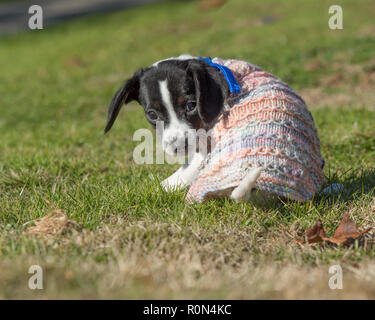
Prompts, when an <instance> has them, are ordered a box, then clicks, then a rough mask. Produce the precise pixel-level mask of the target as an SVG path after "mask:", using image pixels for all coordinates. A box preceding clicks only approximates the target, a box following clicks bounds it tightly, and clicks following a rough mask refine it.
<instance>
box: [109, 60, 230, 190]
mask: <svg viewBox="0 0 375 320" xmlns="http://www.w3.org/2000/svg"><path fill="white" fill-rule="evenodd" d="M229 93H230V92H229V88H228V84H227V82H226V80H225V78H224V76H223V74H222V73H221V72H220V71H219V70H218V69H217V68H215V67H212V66H210V65H208V64H206V63H205V62H204V61H201V60H199V59H198V58H195V57H192V56H189V55H181V56H179V57H176V58H168V59H165V60H161V61H158V62H156V63H154V64H153V65H151V66H150V67H148V68H145V69H140V70H138V71H137V72H135V73H134V75H133V76H132V77H131V78H130V79H128V80H127V81H126V82H125V84H124V85H123V86H122V87H121V88H120V89H119V90H118V91H117V92H116V94H115V95H114V97H113V98H112V101H111V103H110V107H109V111H108V122H107V125H106V128H105V132H108V131H109V130H110V129H111V127H112V125H113V123H114V122H115V120H116V117H117V115H118V114H119V111H120V109H121V107H122V105H123V104H127V103H129V102H130V101H133V100H135V101H137V102H138V103H140V104H141V105H142V107H143V108H144V110H145V114H146V118H147V120H148V121H149V122H150V124H151V125H152V126H153V127H154V128H155V125H156V122H157V121H163V122H164V131H163V135H162V147H163V150H164V151H165V152H166V153H167V154H170V155H173V156H178V155H179V150H183V151H185V149H186V146H187V138H188V134H189V133H188V131H189V129H196V130H197V129H201V128H203V129H205V130H209V129H210V128H211V127H212V126H213V125H214V124H215V119H216V118H217V117H218V116H219V115H220V114H221V112H222V111H223V109H224V101H225V99H226V98H227V96H228V95H229ZM203 160H204V156H203V155H202V154H200V153H196V154H194V156H193V157H192V160H191V161H190V162H189V163H188V164H186V165H183V166H182V167H181V168H180V169H179V170H177V171H176V172H175V173H174V174H173V175H172V176H170V177H169V178H168V179H166V180H164V181H163V182H162V186H163V187H164V189H168V190H169V189H174V188H178V187H184V186H188V185H190V184H191V183H192V181H194V179H195V178H196V176H197V174H198V168H199V166H200V164H201V162H202V161H203Z"/></svg>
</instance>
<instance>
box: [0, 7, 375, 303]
mask: <svg viewBox="0 0 375 320" xmlns="http://www.w3.org/2000/svg"><path fill="white" fill-rule="evenodd" d="M335 4H340V5H342V7H343V10H344V30H336V31H333V30H330V29H329V28H328V18H329V16H328V8H329V6H330V5H331V3H330V2H329V1H319V4H318V2H317V1H314V0H308V1H305V2H304V5H303V6H301V5H300V3H299V2H298V1H297V0H293V1H292V0H287V1H283V2H280V3H279V2H275V1H270V0H265V1H262V2H259V1H255V0H251V1H249V0H233V1H228V2H226V3H225V5H224V6H223V7H221V8H211V9H207V10H201V9H199V7H198V2H197V1H180V2H166V3H162V4H157V5H150V6H147V7H143V8H135V9H130V10H126V11H121V12H118V13H113V14H106V15H95V16H90V17H86V18H82V19H79V20H74V21H70V22H67V23H64V24H61V25H57V26H54V27H48V28H46V29H45V30H42V31H34V32H28V33H24V34H20V35H15V36H9V37H3V38H0V48H1V49H0V70H1V72H0V83H1V86H0V97H1V98H0V108H1V115H2V116H1V118H0V137H1V138H0V214H1V215H0V268H1V270H2V272H1V273H0V298H158V299H165V298H374V297H375V281H374V280H375V274H374V272H373V270H374V266H375V265H374V262H373V260H374V257H375V251H374V249H373V248H372V247H371V246H364V247H362V246H355V245H354V246H352V247H349V248H346V247H345V248H341V247H339V248H335V247H310V246H304V247H303V246H300V245H297V244H296V243H295V241H294V238H295V237H296V236H297V235H299V234H300V233H301V232H303V230H305V229H306V228H307V227H309V226H312V225H313V224H314V223H315V221H316V219H317V218H320V219H321V220H322V221H323V223H324V225H325V226H326V228H327V229H328V230H334V228H335V227H336V226H337V224H338V222H339V221H340V219H341V217H342V215H343V213H344V212H346V211H350V213H351V216H352V218H353V219H354V220H355V221H356V222H357V223H358V224H359V225H360V227H361V228H365V227H367V226H374V225H375V223H374V222H375V200H374V187H375V166H374V163H375V161H374V160H375V131H374V117H375V95H374V93H373V87H374V85H375V60H374V57H373V52H374V50H375V29H374V25H373V17H374V14H375V6H374V4H373V2H372V1H369V0H362V1H361V3H360V4H359V3H358V1H336V2H335ZM186 52H189V53H191V54H193V55H202V56H220V57H223V58H226V57H228V58H229V57H231V58H237V59H244V60H248V61H251V62H252V63H254V64H257V65H260V66H262V67H263V68H264V69H265V70H268V71H271V72H273V73H274V74H276V75H277V76H279V77H280V78H282V79H283V80H285V81H287V82H288V83H289V84H290V85H291V86H292V87H293V88H295V89H296V90H297V91H298V92H299V93H300V94H301V95H302V97H304V98H305V100H306V101H307V103H308V105H309V107H310V109H311V111H312V113H313V115H314V118H315V121H316V125H317V127H318V130H319V134H320V139H321V144H322V153H323V155H324V158H325V160H326V168H325V173H326V175H327V177H328V182H327V184H329V183H332V182H339V183H343V184H344V185H345V186H346V190H347V192H346V193H344V194H342V195H340V196H318V197H316V198H315V199H314V200H312V201H309V202H307V203H304V204H300V203H294V202H288V203H286V204H285V205H283V206H281V207H270V208H262V207H253V206H252V205H250V204H235V203H231V202H228V201H210V202H208V203H205V204H201V205H193V206H188V205H186V204H185V202H184V192H175V193H171V194H167V193H165V192H163V191H162V190H161V189H160V187H159V185H158V183H157V180H162V179H164V178H165V177H167V176H168V175H169V174H171V173H172V172H173V171H174V170H175V169H176V166H167V165H166V166H160V165H145V166H138V165H136V164H134V163H133V161H132V151H133V148H134V147H135V145H136V144H137V142H134V141H132V135H133V133H134V131H135V130H136V129H138V128H142V127H146V128H148V127H149V126H148V125H147V123H146V120H145V119H144V117H143V114H142V110H141V108H140V107H138V106H136V105H135V104H131V105H129V106H127V107H126V108H124V110H123V111H122V113H121V114H120V116H119V119H118V120H117V121H118V122H117V123H116V125H115V126H114V128H113V129H112V131H111V132H110V133H109V134H108V135H106V136H104V135H103V129H104V125H105V121H106V111H107V105H108V102H109V101H110V98H111V96H112V94H113V92H114V91H115V90H116V89H117V88H118V87H119V85H120V83H121V82H123V81H124V79H125V78H126V77H128V76H130V75H131V74H132V72H134V71H135V70H136V69H137V68H139V67H141V66H147V65H149V64H151V63H153V62H154V61H156V60H159V59H161V58H165V57H168V56H175V55H178V54H180V53H186ZM150 173H152V174H153V175H154V176H155V177H156V180H152V179H150V177H149V176H150ZM56 209H61V210H64V211H65V212H66V213H67V214H68V217H69V219H71V220H73V221H74V222H75V224H76V225H78V226H79V228H78V229H73V230H72V231H71V232H67V233H64V234H62V235H60V236H56V237H52V238H51V237H50V238H48V239H44V238H38V237H33V236H30V235H26V234H24V230H25V229H26V228H27V226H28V225H29V224H28V223H29V222H30V221H32V220H35V219H38V218H40V217H43V216H45V215H47V214H48V213H50V212H51V211H54V210H56ZM33 264H39V265H41V266H42V267H43V270H44V276H45V279H44V289H43V290H34V291H33V290H30V289H28V287H27V281H28V278H29V276H30V275H29V274H28V273H27V270H28V268H29V267H30V265H33ZM332 264H340V265H341V266H342V268H343V272H344V280H343V281H344V282H343V284H344V289H343V290H330V289H329V287H328V279H329V277H330V276H331V275H330V274H329V273H328V268H329V266H330V265H332Z"/></svg>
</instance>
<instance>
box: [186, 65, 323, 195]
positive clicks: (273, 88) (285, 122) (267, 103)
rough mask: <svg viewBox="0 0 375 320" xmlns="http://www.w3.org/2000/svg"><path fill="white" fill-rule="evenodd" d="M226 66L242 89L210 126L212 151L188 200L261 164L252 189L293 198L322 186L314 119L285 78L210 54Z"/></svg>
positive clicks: (228, 185) (235, 181) (218, 189)
mask: <svg viewBox="0 0 375 320" xmlns="http://www.w3.org/2000/svg"><path fill="white" fill-rule="evenodd" d="M212 62H214V63H218V64H221V65H224V66H226V67H228V68H229V69H230V70H231V71H232V73H233V75H234V77H235V78H236V80H237V82H238V84H239V85H240V86H241V91H240V93H238V94H231V95H230V96H229V98H228V99H227V100H226V101H225V106H226V109H227V110H228V111H226V112H223V114H222V115H221V116H220V117H219V119H218V121H217V123H216V125H215V126H214V128H213V129H212V135H211V143H212V145H213V148H212V149H211V153H209V154H208V155H207V158H206V159H205V161H204V162H203V164H202V166H201V170H200V173H199V176H198V178H197V179H196V181H195V182H194V183H193V184H192V185H191V187H190V189H189V191H188V194H187V200H188V201H197V202H202V201H204V200H206V199H208V198H211V197H217V196H218V195H220V194H221V193H222V192H223V191H225V190H228V189H229V190H231V189H233V188H235V187H237V186H238V185H239V183H240V182H241V181H242V179H243V178H244V177H245V176H246V174H247V172H248V170H250V169H252V168H254V167H262V168H263V171H262V173H261V175H260V177H259V178H258V180H257V182H256V185H255V187H256V189H258V190H262V191H266V192H269V193H271V194H275V195H278V196H281V197H284V198H291V199H293V200H297V201H306V200H309V199H311V198H312V197H313V196H314V194H315V193H316V192H317V191H319V190H320V188H321V186H322V183H323V180H324V174H323V166H324V161H323V158H322V156H321V154H320V142H319V137H318V134H317V130H316V128H315V125H314V120H313V118H312V115H311V113H310V112H309V110H308V109H307V107H306V105H305V102H304V101H303V100H302V98H301V97H300V96H298V95H297V94H296V93H294V91H293V90H292V89H291V88H290V87H289V86H288V85H287V84H286V83H284V82H282V81H281V80H280V79H278V78H277V77H275V76H273V75H272V74H270V73H267V72H265V71H263V70H262V69H260V68H259V67H257V66H254V65H252V64H250V63H248V62H245V61H239V60H222V59H220V58H214V59H212Z"/></svg>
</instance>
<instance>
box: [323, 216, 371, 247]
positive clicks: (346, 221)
mask: <svg viewBox="0 0 375 320" xmlns="http://www.w3.org/2000/svg"><path fill="white" fill-rule="evenodd" d="M370 230H371V228H367V229H365V230H363V231H361V232H360V231H359V229H358V226H357V225H356V223H355V222H354V221H353V220H351V219H350V217H349V213H348V212H346V213H345V214H344V216H343V218H342V220H341V222H340V224H339V226H338V227H337V229H336V231H335V234H334V235H333V237H331V238H325V239H324V240H327V241H329V242H332V243H335V244H343V243H345V242H347V241H348V240H350V239H357V238H359V237H360V236H362V235H363V234H365V233H367V232H369V231H370Z"/></svg>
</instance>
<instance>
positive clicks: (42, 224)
mask: <svg viewBox="0 0 375 320" xmlns="http://www.w3.org/2000/svg"><path fill="white" fill-rule="evenodd" d="M33 222H34V223H35V225H34V226H31V227H29V228H27V229H26V230H25V231H24V233H25V234H28V235H36V236H43V237H53V236H57V235H61V234H63V233H65V232H67V231H69V230H72V229H73V227H74V226H76V224H75V222H73V221H72V220H70V219H68V216H67V214H66V212H65V211H63V210H59V209H57V210H54V211H52V212H51V213H50V214H48V215H47V216H45V217H43V218H40V219H37V220H35V221H33Z"/></svg>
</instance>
